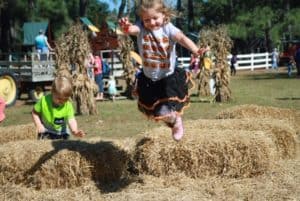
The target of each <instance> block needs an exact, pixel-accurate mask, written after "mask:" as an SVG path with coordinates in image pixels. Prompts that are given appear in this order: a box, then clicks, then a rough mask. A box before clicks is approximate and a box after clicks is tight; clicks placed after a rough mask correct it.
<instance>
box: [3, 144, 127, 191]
mask: <svg viewBox="0 0 300 201" xmlns="http://www.w3.org/2000/svg"><path fill="white" fill-rule="evenodd" d="M128 157H129V156H128V154H127V153H126V152H125V151H123V150H122V149H120V148H119V147H117V146H115V145H114V144H113V143H111V142H105V141H100V142H97V143H87V142H84V141H71V140H68V141H46V140H45V141H19V142H10V143H6V144H4V145H2V146H1V147H0V170H1V171H0V178H1V181H0V183H1V184H5V183H6V182H12V183H16V184H20V183H21V184H24V185H26V186H31V187H35V188H37V189H42V188H71V187H76V186H81V185H82V184H83V183H84V182H86V181H89V180H93V181H94V182H97V183H101V182H103V183H110V182H115V181H118V180H119V179H121V177H122V176H124V172H125V170H126V169H127V161H128Z"/></svg>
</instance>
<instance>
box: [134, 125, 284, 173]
mask: <svg viewBox="0 0 300 201" xmlns="http://www.w3.org/2000/svg"><path fill="white" fill-rule="evenodd" d="M276 154H277V152H276V149H275V145H274V143H273V141H272V140H271V139H270V138H268V137H266V135H265V133H264V132H263V131H245V130H220V129H202V128H198V127H187V128H186V130H185V136H184V138H183V139H182V141H180V142H179V143H177V142H175V141H174V140H173V139H172V137H171V134H170V130H169V129H168V128H165V127H163V128H157V129H154V130H151V131H149V134H148V136H147V137H144V138H142V139H141V140H140V141H139V142H138V143H137V146H136V152H135V154H134V161H135V165H136V168H137V169H138V170H139V172H140V173H144V174H150V175H154V176H164V175H173V174H180V173H183V174H185V175H186V176H188V177H192V178H203V177H206V176H213V175H214V176H216V175H218V176H225V177H234V178H237V177H252V176H256V175H259V174H263V173H265V172H266V171H268V170H269V169H270V167H271V166H272V162H273V161H274V159H275V158H277V157H278V156H276Z"/></svg>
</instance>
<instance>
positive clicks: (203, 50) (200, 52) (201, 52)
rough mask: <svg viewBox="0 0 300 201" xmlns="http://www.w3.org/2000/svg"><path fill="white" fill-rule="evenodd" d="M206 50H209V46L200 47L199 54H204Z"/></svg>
mask: <svg viewBox="0 0 300 201" xmlns="http://www.w3.org/2000/svg"><path fill="white" fill-rule="evenodd" d="M206 51H208V49H207V48H199V49H198V51H197V54H198V55H199V56H202V55H203V54H204V53H205V52H206Z"/></svg>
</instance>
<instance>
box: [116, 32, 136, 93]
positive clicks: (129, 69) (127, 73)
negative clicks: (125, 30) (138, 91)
mask: <svg viewBox="0 0 300 201" xmlns="http://www.w3.org/2000/svg"><path fill="white" fill-rule="evenodd" d="M118 40H119V46H120V48H121V52H120V59H121V61H122V63H123V66H124V74H123V75H124V77H125V81H126V86H127V88H126V91H125V94H126V96H128V97H130V98H132V96H131V91H132V89H133V85H134V78H135V67H134V65H133V63H132V61H131V55H130V52H131V50H133V49H134V47H133V42H132V40H131V38H130V37H129V36H127V35H119V38H118Z"/></svg>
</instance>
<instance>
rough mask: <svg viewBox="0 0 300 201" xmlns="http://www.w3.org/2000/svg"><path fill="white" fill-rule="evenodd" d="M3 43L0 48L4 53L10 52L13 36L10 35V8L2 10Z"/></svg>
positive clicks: (0, 43)
mask: <svg viewBox="0 0 300 201" xmlns="http://www.w3.org/2000/svg"><path fill="white" fill-rule="evenodd" d="M0 16H1V19H0V21H1V22H0V23H1V42H0V47H1V49H2V51H3V52H9V51H10V47H9V46H10V44H11V34H10V22H11V16H10V9H9V8H2V9H1V14H0Z"/></svg>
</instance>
